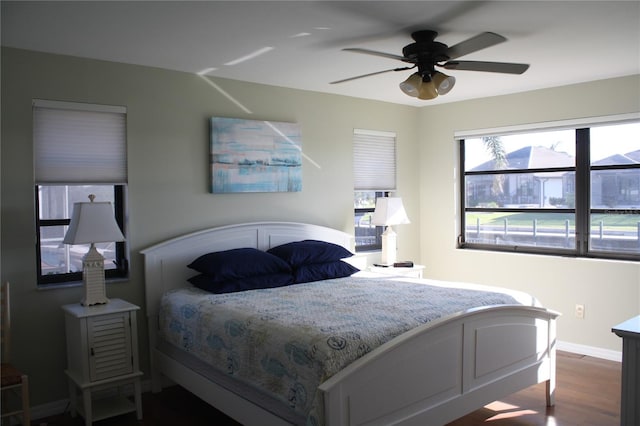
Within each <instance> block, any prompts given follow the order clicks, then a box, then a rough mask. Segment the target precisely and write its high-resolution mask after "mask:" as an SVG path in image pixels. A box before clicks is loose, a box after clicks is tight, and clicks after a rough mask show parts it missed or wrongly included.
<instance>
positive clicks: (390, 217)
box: [371, 197, 411, 265]
mask: <svg viewBox="0 0 640 426" xmlns="http://www.w3.org/2000/svg"><path fill="white" fill-rule="evenodd" d="M407 223H411V222H410V221H409V218H408V217H407V212H406V211H405V210H404V205H403V204H402V198H400V197H380V198H378V199H377V200H376V209H375V211H374V212H373V218H371V224H372V225H376V226H386V227H387V228H386V229H385V231H384V232H383V234H382V256H381V261H382V264H383V265H393V264H394V263H395V261H396V239H397V235H396V233H395V231H394V230H393V228H392V226H393V225H405V224H407Z"/></svg>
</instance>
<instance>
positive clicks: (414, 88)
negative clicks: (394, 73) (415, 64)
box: [400, 72, 422, 98]
mask: <svg viewBox="0 0 640 426" xmlns="http://www.w3.org/2000/svg"><path fill="white" fill-rule="evenodd" d="M421 86H422V77H420V74H418V73H417V72H416V73H413V74H411V75H410V76H409V78H407V79H406V80H405V81H403V82H402V83H400V90H402V91H403V92H404V94H405V95H409V96H412V97H414V98H417V97H418V95H420V87H421Z"/></svg>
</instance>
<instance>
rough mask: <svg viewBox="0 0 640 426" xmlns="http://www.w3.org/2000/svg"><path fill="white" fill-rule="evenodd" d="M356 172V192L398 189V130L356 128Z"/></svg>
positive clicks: (354, 143)
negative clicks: (384, 130)
mask: <svg viewBox="0 0 640 426" xmlns="http://www.w3.org/2000/svg"><path fill="white" fill-rule="evenodd" d="M353 174H354V189H355V190H356V191H395V189H396V135H395V133H391V132H378V131H373V130H361V129H355V130H354V131H353Z"/></svg>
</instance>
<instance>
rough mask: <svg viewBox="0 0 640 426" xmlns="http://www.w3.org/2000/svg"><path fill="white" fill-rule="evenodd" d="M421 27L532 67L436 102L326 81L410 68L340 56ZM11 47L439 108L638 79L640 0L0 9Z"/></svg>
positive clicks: (466, 82)
mask: <svg viewBox="0 0 640 426" xmlns="http://www.w3.org/2000/svg"><path fill="white" fill-rule="evenodd" d="M417 29H431V30H436V31H438V32H439V34H440V35H439V36H438V39H437V40H438V41H441V42H443V43H445V44H447V45H449V46H452V45H454V44H456V43H458V42H460V41H463V40H466V39H467V38H470V37H472V36H474V35H476V34H478V33H481V32H484V31H492V32H495V33H498V34H501V35H503V36H505V37H506V38H507V39H508V41H507V42H506V43H502V44H499V45H496V46H493V47H489V48H487V49H484V50H481V51H478V52H475V53H472V54H470V55H467V56H464V57H462V58H460V59H461V60H462V59H464V60H486V61H498V62H523V63H529V64H531V67H530V68H529V70H528V71H527V72H526V73H524V74H522V75H507V74H495V73H484V72H472V71H445V72H446V73H447V74H450V75H453V76H455V77H456V79H457V82H456V86H455V87H454V88H453V90H452V91H451V92H450V93H449V94H447V95H446V96H440V97H439V98H438V99H436V100H431V101H422V100H418V99H416V98H411V97H408V96H406V95H405V94H403V93H402V92H401V91H400V90H399V89H398V83H400V82H401V81H403V80H404V79H405V78H406V77H408V76H409V75H410V74H411V72H412V71H403V72H390V73H385V74H381V75H377V76H372V77H367V78H363V79H359V80H355V81H351V82H346V83H341V84H334V85H331V84H329V82H331V81H335V80H340V79H343V78H347V77H352V76H356V75H361V74H367V73H371V72H375V71H381V70H386V69H392V68H396V67H399V66H404V65H406V64H404V63H403V62H400V61H395V60H392V59H388V58H382V57H375V56H369V55H362V54H357V53H352V52H343V51H341V49H342V48H345V47H362V48H367V49H372V50H378V51H383V52H388V53H393V54H397V55H401V51H402V47H404V46H405V45H407V44H409V43H411V41H412V40H411V38H410V33H411V31H413V30H417ZM2 45H3V46H11V47H17V48H23V49H30V50H36V51H43V52H52V53H59V54H65V55H73V56H80V57H87V58H96V59H104V60H108V61H116V62H124V63H130V64H140V65H148V66H152V67H159V68H167V69H172V70H179V71H185V72H189V73H198V72H201V71H203V70H205V69H208V68H215V70H214V71H210V72H209V73H208V75H209V76H213V77H216V76H217V77H225V78H232V79H237V80H243V81H251V82H256V83H263V84H269V85H275V86H282V87H291V88H296V89H304V90H312V91H317V92H326V93H336V94H341V95H346V96H354V97H360V98H367V99H376V100H381V101H387V102H394V103H399V104H407V105H433V104H437V103H443V102H452V101H459V100H464V99H473V98H480V97H486V96H494V95H501V94H508V93H515V92H522V91H528V90H534V89H540V88H546V87H555V86H562V85H566V84H572V83H579V82H585V81H592V80H599V79H605V78H611V77H620V76H626V75H632V74H640V1H407V2H405V1H353V2H352V1H333V2H331V1H279V2H275V1H252V2H250V1H196V2H191V1H129V2H118V1H70V2H62V1H45V2H34V1H16V2H11V1H2ZM255 52H262V54H260V55H257V56H254V57H249V56H250V55H251V54H252V53H255ZM243 58H244V60H242V61H240V62H238V63H235V64H233V61H235V60H239V59H243ZM639 91H640V88H639Z"/></svg>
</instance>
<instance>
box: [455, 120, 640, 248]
mask: <svg viewBox="0 0 640 426" xmlns="http://www.w3.org/2000/svg"><path fill="white" fill-rule="evenodd" d="M460 159H461V167H460V170H461V171H462V176H461V182H463V184H462V185H461V193H460V199H461V201H462V202H461V205H462V209H461V224H462V227H461V229H462V232H461V235H460V237H459V247H462V248H480V249H488V250H504V251H520V252H530V253H547V254H557V255H570V256H588V257H601V258H616V259H630V260H640V121H638V120H637V119H636V120H632V121H624V122H622V121H621V122H613V123H611V122H609V123H596V124H591V125H579V126H574V127H572V128H563V129H560V130H557V129H542V130H534V131H528V132H527V131H524V132H523V131H519V132H505V133H502V134H501V133H494V134H489V135H483V136H479V137H466V138H460Z"/></svg>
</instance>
